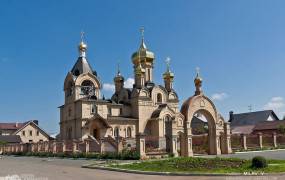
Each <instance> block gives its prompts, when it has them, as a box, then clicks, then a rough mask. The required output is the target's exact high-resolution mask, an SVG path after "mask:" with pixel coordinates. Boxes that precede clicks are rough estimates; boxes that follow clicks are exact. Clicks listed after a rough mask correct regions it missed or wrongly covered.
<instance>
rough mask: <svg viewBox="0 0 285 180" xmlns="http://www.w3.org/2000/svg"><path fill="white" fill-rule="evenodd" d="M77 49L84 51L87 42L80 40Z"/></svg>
mask: <svg viewBox="0 0 285 180" xmlns="http://www.w3.org/2000/svg"><path fill="white" fill-rule="evenodd" d="M78 49H79V50H80V51H86V49H87V44H85V43H84V42H83V41H81V42H80V44H79V45H78Z"/></svg>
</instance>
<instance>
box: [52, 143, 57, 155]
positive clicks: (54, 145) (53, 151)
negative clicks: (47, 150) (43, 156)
mask: <svg viewBox="0 0 285 180" xmlns="http://www.w3.org/2000/svg"><path fill="white" fill-rule="evenodd" d="M52 153H53V154H56V141H54V142H52Z"/></svg>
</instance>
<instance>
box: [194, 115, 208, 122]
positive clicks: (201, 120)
mask: <svg viewBox="0 0 285 180" xmlns="http://www.w3.org/2000/svg"><path fill="white" fill-rule="evenodd" d="M192 123H203V124H208V122H207V120H203V119H200V118H198V117H196V116H193V118H192V120H191V124H192Z"/></svg>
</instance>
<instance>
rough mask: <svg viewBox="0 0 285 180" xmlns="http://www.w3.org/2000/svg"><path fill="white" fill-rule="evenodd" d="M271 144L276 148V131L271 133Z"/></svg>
mask: <svg viewBox="0 0 285 180" xmlns="http://www.w3.org/2000/svg"><path fill="white" fill-rule="evenodd" d="M273 146H274V147H275V148H277V146H278V145H277V133H276V132H274V133H273Z"/></svg>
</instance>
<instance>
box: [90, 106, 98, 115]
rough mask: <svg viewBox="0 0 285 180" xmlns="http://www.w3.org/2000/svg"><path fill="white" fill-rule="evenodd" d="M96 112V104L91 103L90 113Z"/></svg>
mask: <svg viewBox="0 0 285 180" xmlns="http://www.w3.org/2000/svg"><path fill="white" fill-rule="evenodd" d="M96 113H97V106H96V104H91V114H96Z"/></svg>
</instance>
